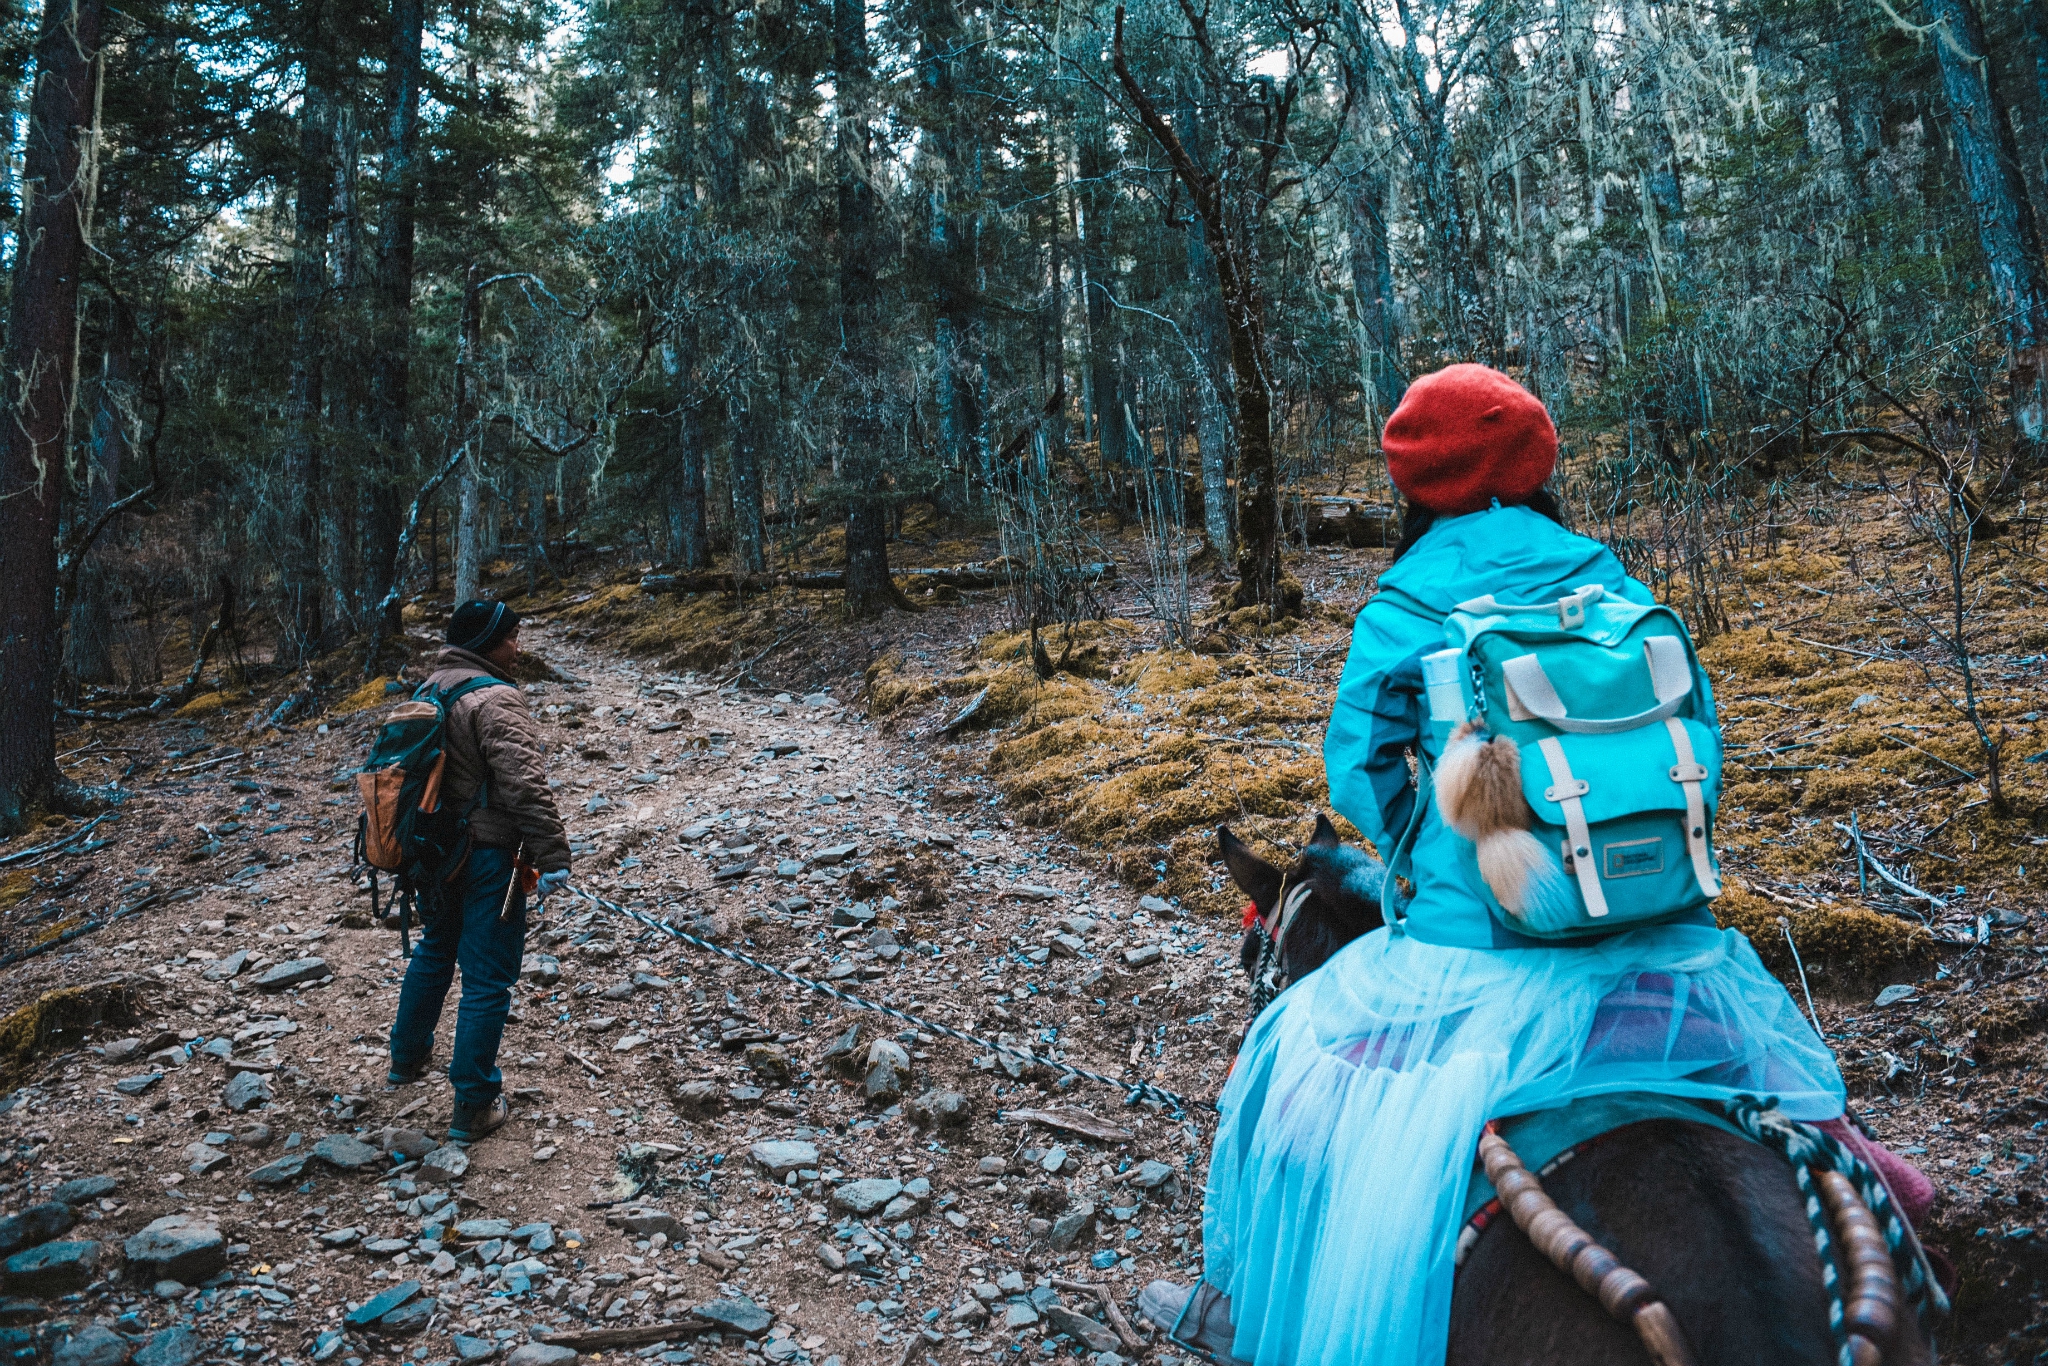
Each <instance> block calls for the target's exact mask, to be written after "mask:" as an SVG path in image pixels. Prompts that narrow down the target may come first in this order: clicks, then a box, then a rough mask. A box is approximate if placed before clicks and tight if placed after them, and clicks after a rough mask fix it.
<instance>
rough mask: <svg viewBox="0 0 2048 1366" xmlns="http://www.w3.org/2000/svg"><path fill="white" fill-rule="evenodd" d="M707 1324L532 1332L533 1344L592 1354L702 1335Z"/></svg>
mask: <svg viewBox="0 0 2048 1366" xmlns="http://www.w3.org/2000/svg"><path fill="white" fill-rule="evenodd" d="M709 1326H710V1325H709V1324H708V1323H702V1322H699V1323H642V1324H635V1325H634V1326H633V1327H631V1328H594V1329H591V1330H589V1331H587V1332H582V1333H568V1332H560V1333H535V1334H534V1335H533V1336H534V1341H536V1342H544V1343H546V1344H547V1345H548V1346H550V1347H572V1348H574V1349H575V1350H577V1351H578V1352H596V1351H602V1350H606V1349H609V1348H612V1347H644V1346H646V1345H647V1344H648V1343H650V1342H666V1341H667V1340H668V1339H670V1338H675V1337H682V1336H683V1335H684V1334H689V1335H691V1336H695V1335H696V1334H698V1333H701V1332H703V1331H704V1330H705V1329H706V1328H707V1327H709Z"/></svg>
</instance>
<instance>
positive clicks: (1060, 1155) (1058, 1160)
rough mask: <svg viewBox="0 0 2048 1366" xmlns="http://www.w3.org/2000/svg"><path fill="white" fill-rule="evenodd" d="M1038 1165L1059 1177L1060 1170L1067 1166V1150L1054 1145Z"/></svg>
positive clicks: (1040, 1159) (1039, 1160)
mask: <svg viewBox="0 0 2048 1366" xmlns="http://www.w3.org/2000/svg"><path fill="white" fill-rule="evenodd" d="M1038 1165H1039V1166H1040V1167H1041V1168H1043V1169H1044V1170H1045V1171H1046V1172H1047V1173H1049V1174H1052V1175H1058V1173H1059V1170H1060V1168H1062V1167H1064V1166H1066V1165H1067V1150H1066V1149H1065V1148H1064V1147H1061V1146H1060V1145H1059V1144H1057V1143H1056V1144H1054V1145H1053V1146H1052V1147H1050V1148H1048V1149H1047V1150H1046V1153H1045V1156H1044V1157H1041V1158H1039V1159H1038Z"/></svg>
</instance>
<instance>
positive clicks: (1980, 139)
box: [1927, 0, 2048, 464]
mask: <svg viewBox="0 0 2048 1366" xmlns="http://www.w3.org/2000/svg"><path fill="white" fill-rule="evenodd" d="M1927 8H1928V12H1929V13H1930V14H1932V15H1933V17H1934V18H1935V20H1936V21H1937V22H1939V23H1941V24H1942V25H1943V26H1944V27H1945V29H1946V32H1944V33H1943V34H1942V35H1941V37H1940V41H1938V42H1936V43H1935V44H1934V50H1935V52H1936V53H1937V54H1938V55H1939V58H1940V61H1941V85H1942V92H1943V94H1945V95H1946V96H1947V97H1948V106H1949V114H1950V123H1949V127H1950V129H1951V130H1952V132H1953V134H1954V137H1955V144H1956V156H1957V158H1958V159H1959V160H1961V162H1962V163H1963V179H1964V181H1965V183H1967V184H1968V185H1969V187H1970V206H1971V208H1973V209H1974V210H1975V211H1976V216H1977V241H1978V243H1979V244H1980V245H1981V246H1982V247H1983V249H1984V264H1985V266H1986V268H1987V269H1988V270H1989V272H1990V275H1991V291H1992V294H1993V296H1994V297H1995V298H1996V299H1997V300H1998V305H1999V307H2000V308H2001V309H2002V310H2004V311H2005V312H2007V313H2009V314H2010V315H2011V316H2010V317H2008V318H2007V320H2006V324H2005V338H2006V347H2007V351H2008V354H2007V357H2006V379H2007V381H2008V382H2009V383H2010V385H2011V386H2012V399H2011V401H2012V417H2013V428H2014V431H2015V435H2016V436H2017V437H2018V441H2019V445H2020V447H2021V449H2022V457H2021V458H2022V461H2023V462H2024V463H2028V464H2033V463H2037V462H2038V461H2039V460H2040V457H2041V448H2042V445H2043V444H2044V441H2043V438H2044V431H2043V411H2042V410H2043V400H2044V397H2048V395H2044V392H2043V390H2044V386H2048V267H2044V265H2043V263H2042V260H2041V241H2040V237H2039V235H2038V231H2037V228H2036V225H2035V222H2034V216H2033V213H2032V211H2031V208H2030V206H2029V204H2028V202H2027V192H2026V186H2025V184H2024V182H2023V181H2022V180H2021V178H2020V159H2019V151H2018V147H2017V145H2016V143H2015V140H2014V138H2013V132H2012V119H2011V118H2010V117H2009V115H2008V112H2007V110H2006V105H2005V100H2004V98H2003V96H2002V95H2001V93H2000V91H1999V89H1998V85H1997V81H1996V78H1995V75H1994V70H1993V67H1992V64H1991V62H1990V61H1989V60H1988V59H1987V58H1986V57H1985V56H1984V54H1985V53H1986V52H1987V51H1988V49H1987V48H1986V47H1985V44H1984V25H1983V23H1982V22H1981V21H1980V20H1979V19H1978V17H1977V7H1976V6H1975V5H1974V4H1972V3H1971V0H1927Z"/></svg>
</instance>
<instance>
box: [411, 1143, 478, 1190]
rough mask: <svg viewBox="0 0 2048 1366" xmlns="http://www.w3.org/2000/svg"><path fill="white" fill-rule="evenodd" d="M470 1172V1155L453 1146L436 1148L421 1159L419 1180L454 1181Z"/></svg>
mask: <svg viewBox="0 0 2048 1366" xmlns="http://www.w3.org/2000/svg"><path fill="white" fill-rule="evenodd" d="M468 1170H469V1154H468V1153H466V1152H464V1151H463V1150H462V1149H460V1148H457V1147H455V1146H453V1145H452V1144H451V1145H446V1146H443V1147H439V1148H436V1149H434V1151H432V1152H430V1153H428V1154H427V1155H426V1156H425V1157H424V1158H422V1159H420V1169H419V1179H420V1180H422V1181H433V1182H447V1181H454V1180H457V1179H459V1178H460V1177H461V1176H462V1174H463V1173H464V1172H466V1171H468Z"/></svg>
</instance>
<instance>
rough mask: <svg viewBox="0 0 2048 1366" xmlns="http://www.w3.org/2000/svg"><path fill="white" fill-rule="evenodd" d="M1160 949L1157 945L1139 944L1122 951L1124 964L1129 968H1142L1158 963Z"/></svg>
mask: <svg viewBox="0 0 2048 1366" xmlns="http://www.w3.org/2000/svg"><path fill="white" fill-rule="evenodd" d="M1159 959H1160V949H1159V946H1158V945H1157V944H1140V945H1138V947H1136V948H1134V949H1125V950H1124V963H1125V964H1126V965H1127V966H1129V967H1134V968H1142V967H1146V966H1149V965H1150V964H1153V963H1156V962H1158V961H1159Z"/></svg>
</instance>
